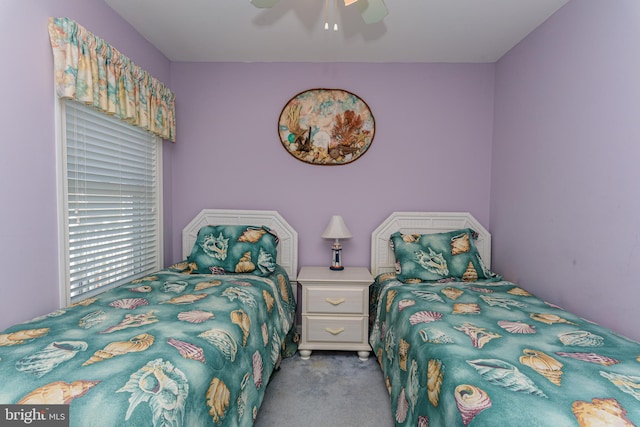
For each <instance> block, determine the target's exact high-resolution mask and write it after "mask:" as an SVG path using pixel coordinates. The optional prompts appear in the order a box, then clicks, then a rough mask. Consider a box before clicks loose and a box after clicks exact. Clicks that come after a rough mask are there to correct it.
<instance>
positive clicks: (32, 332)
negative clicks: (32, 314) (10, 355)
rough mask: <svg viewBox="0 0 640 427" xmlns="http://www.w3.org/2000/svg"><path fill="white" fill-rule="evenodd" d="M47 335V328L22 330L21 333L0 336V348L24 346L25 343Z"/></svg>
mask: <svg viewBox="0 0 640 427" xmlns="http://www.w3.org/2000/svg"><path fill="white" fill-rule="evenodd" d="M48 333H49V328H39V329H23V330H21V331H16V332H11V333H8V334H0V347H7V346H11V345H18V344H24V343H26V342H27V341H31V340H34V339H36V338H40V337H43V336H45V335H47V334H48Z"/></svg>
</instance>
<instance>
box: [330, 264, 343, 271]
mask: <svg viewBox="0 0 640 427" xmlns="http://www.w3.org/2000/svg"><path fill="white" fill-rule="evenodd" d="M329 269H331V270H334V271H340V270H344V267H343V266H341V265H340V266H338V267H336V266H333V265H332V266H331V267H329Z"/></svg>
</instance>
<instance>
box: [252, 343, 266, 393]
mask: <svg viewBox="0 0 640 427" xmlns="http://www.w3.org/2000/svg"><path fill="white" fill-rule="evenodd" d="M251 359H252V363H253V383H254V384H255V385H256V389H258V388H260V387H261V386H262V369H263V367H262V356H261V355H260V352H259V351H257V350H256V352H255V353H253V357H252V358H251Z"/></svg>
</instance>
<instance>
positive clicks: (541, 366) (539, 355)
mask: <svg viewBox="0 0 640 427" xmlns="http://www.w3.org/2000/svg"><path fill="white" fill-rule="evenodd" d="M522 352H523V353H524V356H520V363H522V364H523V365H525V366H528V367H530V368H531V369H533V370H534V371H536V372H537V373H539V374H540V375H542V376H544V377H545V378H546V379H548V380H549V381H551V382H552V383H554V384H555V385H557V386H560V385H561V383H562V374H563V372H562V363H560V362H558V361H557V360H556V359H554V358H553V357H551V356H549V355H548V354H546V353H543V352H542V351H540V350H532V349H528V348H525V349H524V350H522Z"/></svg>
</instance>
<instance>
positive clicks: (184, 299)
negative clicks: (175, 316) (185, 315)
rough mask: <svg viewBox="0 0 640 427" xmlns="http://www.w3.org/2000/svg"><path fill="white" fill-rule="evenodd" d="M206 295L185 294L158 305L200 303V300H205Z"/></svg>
mask: <svg viewBox="0 0 640 427" xmlns="http://www.w3.org/2000/svg"><path fill="white" fill-rule="evenodd" d="M206 297H207V294H185V295H179V296H177V297H173V298H171V299H169V300H167V301H162V302H161V303H160V304H178V305H181V304H192V303H194V302H196V301H200V300H201V299H202V298H206Z"/></svg>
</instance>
